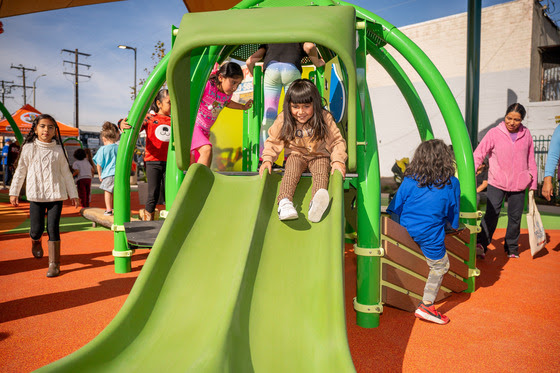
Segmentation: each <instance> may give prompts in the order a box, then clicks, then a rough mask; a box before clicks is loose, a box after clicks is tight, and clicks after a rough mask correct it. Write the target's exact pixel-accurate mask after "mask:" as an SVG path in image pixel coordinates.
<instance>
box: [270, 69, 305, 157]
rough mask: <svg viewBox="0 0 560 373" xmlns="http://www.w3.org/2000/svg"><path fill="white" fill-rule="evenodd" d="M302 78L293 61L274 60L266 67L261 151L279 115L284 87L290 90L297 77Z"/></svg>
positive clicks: (285, 90)
mask: <svg viewBox="0 0 560 373" xmlns="http://www.w3.org/2000/svg"><path fill="white" fill-rule="evenodd" d="M299 78H301V73H300V72H299V70H298V69H297V67H295V65H292V64H291V63H285V62H276V61H272V62H271V63H270V64H268V66H267V67H266V71H265V73H264V84H263V88H264V89H263V92H264V116H263V123H262V126H261V138H260V151H261V154H262V150H263V147H264V142H265V141H266V139H267V138H268V130H269V129H270V127H271V126H272V124H273V123H274V120H275V119H276V117H277V116H278V103H279V102H280V95H281V93H282V88H284V93H285V92H287V91H288V88H289V87H290V84H292V82H293V81H294V80H296V79H299Z"/></svg>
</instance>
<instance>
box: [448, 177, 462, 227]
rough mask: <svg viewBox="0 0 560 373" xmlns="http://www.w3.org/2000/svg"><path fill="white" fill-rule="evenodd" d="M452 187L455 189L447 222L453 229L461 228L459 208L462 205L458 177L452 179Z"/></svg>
mask: <svg viewBox="0 0 560 373" xmlns="http://www.w3.org/2000/svg"><path fill="white" fill-rule="evenodd" d="M451 186H452V188H453V191H452V193H453V195H452V200H451V202H450V203H449V206H448V211H447V221H448V222H449V223H450V224H451V227H452V228H453V229H458V228H459V208H460V206H461V205H460V203H461V187H460V186H459V180H457V178H456V177H452V178H451Z"/></svg>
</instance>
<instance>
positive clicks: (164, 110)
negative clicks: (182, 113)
mask: <svg viewBox="0 0 560 373" xmlns="http://www.w3.org/2000/svg"><path fill="white" fill-rule="evenodd" d="M157 107H158V109H159V110H158V114H161V115H167V116H170V115H171V99H170V98H169V95H167V96H165V97H164V98H162V99H161V101H159V100H158V102H157Z"/></svg>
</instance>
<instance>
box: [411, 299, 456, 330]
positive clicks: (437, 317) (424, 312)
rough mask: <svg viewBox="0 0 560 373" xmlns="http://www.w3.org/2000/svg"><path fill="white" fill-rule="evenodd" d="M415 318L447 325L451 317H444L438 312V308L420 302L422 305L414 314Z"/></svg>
mask: <svg viewBox="0 0 560 373" xmlns="http://www.w3.org/2000/svg"><path fill="white" fill-rule="evenodd" d="M414 316H416V317H417V318H419V319H422V320H426V321H431V322H434V323H436V324H441V325H445V324H447V323H448V322H449V317H447V316H445V315H442V314H441V313H440V312H438V311H436V308H435V307H434V305H433V304H432V305H431V306H426V305H425V304H424V302H420V305H419V306H418V308H417V309H416V312H414Z"/></svg>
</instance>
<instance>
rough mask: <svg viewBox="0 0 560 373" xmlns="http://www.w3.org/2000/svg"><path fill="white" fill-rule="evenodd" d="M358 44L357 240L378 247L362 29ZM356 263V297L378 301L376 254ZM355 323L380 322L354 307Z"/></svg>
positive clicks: (374, 154) (377, 192) (373, 141)
mask: <svg viewBox="0 0 560 373" xmlns="http://www.w3.org/2000/svg"><path fill="white" fill-rule="evenodd" d="M358 43H359V44H358V48H357V50H356V67H357V71H358V73H357V77H358V82H357V83H358V84H357V87H358V96H359V97H360V100H359V102H358V105H359V106H358V107H357V110H356V111H357V123H360V124H361V125H358V126H356V127H357V129H356V136H357V139H358V151H357V166H358V167H357V171H358V188H357V198H358V208H357V213H358V224H357V225H358V229H357V233H358V243H357V245H358V246H359V247H361V248H378V247H379V246H380V242H379V238H380V214H381V187H380V179H381V178H380V172H379V154H378V150H377V138H376V134H375V124H374V121H373V111H372V109H371V101H370V97H369V91H368V89H367V83H366V76H365V68H366V51H367V49H366V47H367V37H366V31H365V29H361V30H358ZM356 263H357V275H356V278H357V296H356V301H357V302H358V303H359V304H362V305H377V304H380V303H381V293H380V287H379V281H380V279H381V270H380V269H381V268H380V266H381V265H380V258H379V257H366V256H360V255H358V257H357V259H356ZM356 323H357V324H358V325H359V326H361V327H364V328H375V327H377V326H379V314H378V313H365V312H360V311H356Z"/></svg>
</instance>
